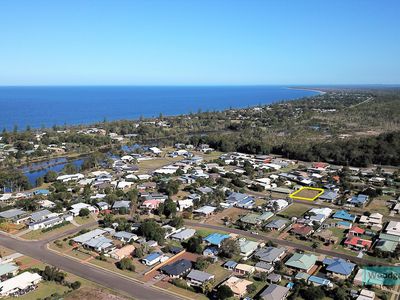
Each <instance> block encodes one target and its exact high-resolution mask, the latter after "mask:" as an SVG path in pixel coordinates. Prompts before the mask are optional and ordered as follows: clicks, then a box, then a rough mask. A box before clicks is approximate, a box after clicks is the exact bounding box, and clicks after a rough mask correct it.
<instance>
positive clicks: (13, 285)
mask: <svg viewBox="0 0 400 300" xmlns="http://www.w3.org/2000/svg"><path fill="white" fill-rule="evenodd" d="M41 280H42V276H40V275H39V274H38V273H31V272H24V273H21V274H19V275H17V276H14V277H12V278H10V279H7V280H5V281H3V282H0V296H1V297H6V296H14V295H15V296H19V295H23V294H24V293H26V292H29V291H32V290H34V289H35V288H36V287H37V284H38V283H39V282H40V281H41Z"/></svg>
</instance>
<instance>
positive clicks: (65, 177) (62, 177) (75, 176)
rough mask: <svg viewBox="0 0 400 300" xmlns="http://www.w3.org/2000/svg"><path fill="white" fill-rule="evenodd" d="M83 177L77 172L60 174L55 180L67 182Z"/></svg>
mask: <svg viewBox="0 0 400 300" xmlns="http://www.w3.org/2000/svg"><path fill="white" fill-rule="evenodd" d="M83 178H85V176H84V175H83V174H80V173H77V174H68V175H60V176H58V177H57V179H56V180H58V181H62V182H68V181H78V180H81V179H83Z"/></svg>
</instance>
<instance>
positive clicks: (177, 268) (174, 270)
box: [160, 259, 192, 278]
mask: <svg viewBox="0 0 400 300" xmlns="http://www.w3.org/2000/svg"><path fill="white" fill-rule="evenodd" d="M191 269H192V262H191V261H190V260H187V259H180V260H177V261H175V262H173V263H171V264H169V265H165V266H163V267H161V268H160V271H161V272H163V273H164V274H166V275H168V276H169V277H171V278H180V277H183V276H186V275H187V274H188V273H189V272H190V270H191Z"/></svg>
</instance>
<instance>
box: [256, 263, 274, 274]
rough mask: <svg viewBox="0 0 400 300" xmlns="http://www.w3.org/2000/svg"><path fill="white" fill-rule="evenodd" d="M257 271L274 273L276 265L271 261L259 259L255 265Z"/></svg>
mask: <svg viewBox="0 0 400 300" xmlns="http://www.w3.org/2000/svg"><path fill="white" fill-rule="evenodd" d="M254 267H255V268H256V271H257V272H265V273H268V274H269V273H272V272H273V271H274V266H273V265H272V264H270V263H267V262H265V261H259V262H258V263H256V264H255V265H254Z"/></svg>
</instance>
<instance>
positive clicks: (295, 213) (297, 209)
mask: <svg viewBox="0 0 400 300" xmlns="http://www.w3.org/2000/svg"><path fill="white" fill-rule="evenodd" d="M308 210H310V207H309V206H307V205H305V204H301V203H297V202H294V203H292V204H291V205H290V206H289V207H287V208H286V209H285V210H283V211H281V212H279V213H278V215H280V216H283V217H286V218H288V219H290V218H292V217H297V218H298V217H301V216H302V215H304V213H305V212H306V211H308Z"/></svg>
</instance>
